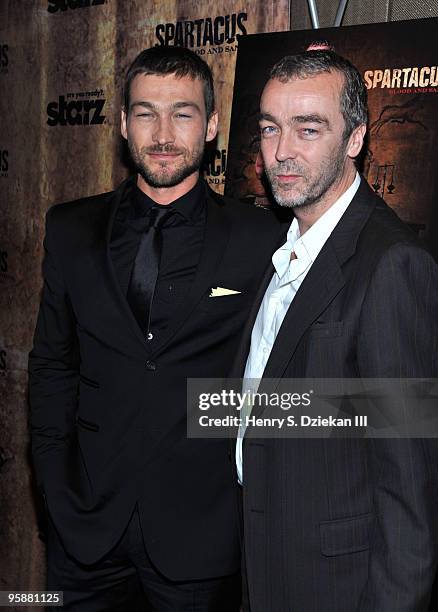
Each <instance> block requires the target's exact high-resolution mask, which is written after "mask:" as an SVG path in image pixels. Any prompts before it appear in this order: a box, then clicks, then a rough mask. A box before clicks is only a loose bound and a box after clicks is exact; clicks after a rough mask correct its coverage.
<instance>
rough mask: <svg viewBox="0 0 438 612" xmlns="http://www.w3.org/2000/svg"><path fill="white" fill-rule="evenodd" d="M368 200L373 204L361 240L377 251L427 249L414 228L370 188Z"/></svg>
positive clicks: (367, 195) (367, 246)
mask: <svg viewBox="0 0 438 612" xmlns="http://www.w3.org/2000/svg"><path fill="white" fill-rule="evenodd" d="M366 201H367V203H368V204H371V205H372V206H373V209H372V212H371V214H370V215H369V217H368V221H367V223H366V224H365V226H364V228H363V231H362V234H361V242H362V244H364V245H365V246H366V248H370V247H371V246H372V249H373V251H374V252H375V253H376V254H377V253H383V252H386V251H387V250H388V249H391V250H393V249H394V248H396V247H397V246H398V247H408V248H409V247H410V248H415V249H420V250H424V251H427V247H426V245H425V244H424V243H423V242H422V241H421V239H420V238H419V237H418V236H417V234H416V233H415V232H414V231H413V229H412V228H411V227H410V226H409V225H408V224H407V223H406V222H405V221H403V220H402V219H401V218H400V217H399V216H398V214H397V213H396V212H395V210H394V209H393V208H392V207H391V206H389V205H388V204H387V203H386V202H385V201H384V200H383V199H382V198H380V197H379V196H377V195H376V194H374V193H372V192H371V189H369V190H368V193H367V194H366Z"/></svg>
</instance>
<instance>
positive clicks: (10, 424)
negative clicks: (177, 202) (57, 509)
mask: <svg viewBox="0 0 438 612" xmlns="http://www.w3.org/2000/svg"><path fill="white" fill-rule="evenodd" d="M337 4H338V3H337V0H319V3H318V6H319V10H320V16H321V25H322V26H330V25H331V24H332V22H333V18H334V15H335V13H336V8H337ZM433 15H438V7H437V4H436V0H426V1H421V2H420V1H414V2H403V1H402V0H370V1H369V2H366V3H363V2H360V0H350V3H349V6H348V8H347V12H346V17H345V23H348V24H360V23H369V22H377V21H389V20H394V19H402V18H405V19H406V18H412V17H427V16H433ZM290 27H292V28H293V29H302V28H305V27H310V21H309V17H308V11H307V2H305V0H291V1H290V0H263V1H262V0H237V1H231V0H217V1H215V2H214V1H213V0H208V1H204V2H202V3H200V2H195V1H194V0H0V91H1V95H0V543H1V544H0V553H1V554H0V590H7V589H21V590H26V589H42V588H44V579H45V577H44V573H45V572H44V553H45V550H44V544H43V542H42V541H41V540H40V539H39V535H38V526H37V520H36V514H37V512H36V511H37V509H36V508H35V501H34V496H33V493H32V479H31V471H30V468H29V457H28V454H29V448H28V431H27V410H28V409H27V400H26V394H27V392H26V386H27V375H26V367H27V354H28V352H29V350H30V347H31V339H32V333H33V329H34V325H35V318H36V311H37V306H38V301H39V292H40V288H41V276H40V267H41V258H42V239H43V234H44V215H45V212H46V210H47V209H48V207H49V206H50V205H51V204H53V203H55V202H60V201H65V200H70V199H73V198H77V197H81V196H86V195H89V194H93V193H98V192H102V191H107V190H110V189H112V188H113V187H115V186H116V185H117V184H118V183H119V182H120V180H121V179H122V178H124V177H125V176H126V173H127V169H126V166H125V165H124V164H123V162H122V157H123V150H122V149H121V146H120V137H119V127H118V126H119V113H120V101H121V84H122V78H123V74H124V72H125V70H126V68H127V66H128V65H129V63H130V62H131V61H132V59H133V58H134V57H135V56H136V55H137V53H138V52H139V51H140V50H142V49H143V48H145V47H148V46H151V45H155V44H180V45H185V46H189V47H191V48H193V49H194V50H195V51H196V52H198V53H200V54H201V55H202V57H204V58H205V59H206V60H207V62H208V63H209V64H210V65H211V67H212V69H213V72H214V76H215V80H216V90H217V99H218V109H219V112H220V115H221V121H220V134H219V137H218V140H217V144H216V149H215V150H213V151H212V157H211V160H210V163H209V164H208V165H207V168H206V178H207V180H208V182H209V183H210V184H211V185H212V186H213V187H214V188H215V189H217V190H218V191H222V190H223V183H224V171H225V167H226V163H227V152H228V124H229V116H230V111H231V100H232V89H233V82H234V67H235V58H236V52H237V45H238V41H237V35H238V34H240V35H242V36H245V35H246V34H252V33H256V32H274V31H282V30H287V29H289V28H290ZM29 609H30V608H29Z"/></svg>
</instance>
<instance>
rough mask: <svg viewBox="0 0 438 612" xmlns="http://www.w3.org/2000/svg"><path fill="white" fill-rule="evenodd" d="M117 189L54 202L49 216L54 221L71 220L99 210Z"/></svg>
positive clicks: (48, 213) (48, 212)
mask: <svg viewBox="0 0 438 612" xmlns="http://www.w3.org/2000/svg"><path fill="white" fill-rule="evenodd" d="M115 193H116V192H115V191H107V192H105V193H99V194H96V195H91V196H86V197H83V198H78V199H76V200H69V201H66V202H60V203H57V204H53V205H52V206H51V207H50V208H49V210H48V211H47V217H48V219H50V220H51V221H53V222H62V221H65V220H67V221H70V220H72V219H74V218H78V219H79V218H80V217H81V216H82V215H84V214H87V215H88V214H90V213H92V212H98V211H99V210H100V209H102V208H103V207H105V206H106V205H107V204H108V202H109V201H110V200H111V199H112V198H113V197H114V194H115Z"/></svg>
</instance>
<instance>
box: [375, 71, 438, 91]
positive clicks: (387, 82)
mask: <svg viewBox="0 0 438 612" xmlns="http://www.w3.org/2000/svg"><path fill="white" fill-rule="evenodd" d="M363 78H364V81H365V85H366V87H367V89H376V88H379V89H384V88H387V89H403V88H406V87H416V88H418V87H419V88H428V87H438V66H421V67H418V66H414V67H410V68H383V69H382V70H366V71H365V72H364V75H363Z"/></svg>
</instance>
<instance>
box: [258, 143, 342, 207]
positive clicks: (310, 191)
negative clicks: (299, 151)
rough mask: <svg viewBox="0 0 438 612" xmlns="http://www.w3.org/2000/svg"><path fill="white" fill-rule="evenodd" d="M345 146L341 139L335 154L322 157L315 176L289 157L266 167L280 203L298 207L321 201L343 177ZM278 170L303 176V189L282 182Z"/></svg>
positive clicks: (272, 187) (280, 172) (273, 190)
mask: <svg viewBox="0 0 438 612" xmlns="http://www.w3.org/2000/svg"><path fill="white" fill-rule="evenodd" d="M345 150H346V146H345V143H344V142H342V143H341V145H340V146H339V147H338V149H337V150H336V151H335V153H334V154H333V155H331V156H329V157H326V158H325V159H323V160H322V161H321V163H320V164H319V168H318V172H317V173H316V174H313V176H312V174H311V173H310V172H309V169H308V168H307V167H305V166H303V165H302V164H300V163H298V162H295V161H293V160H290V159H288V160H286V161H285V162H279V163H276V164H273V165H272V166H270V167H269V168H266V169H265V170H266V174H267V176H268V179H269V183H270V185H271V190H272V193H273V195H274V198H275V201H276V202H277V204H279V206H284V207H285V208H298V207H305V206H311V205H312V204H316V203H317V202H319V201H320V200H321V199H322V198H323V197H324V195H325V194H326V193H327V191H328V190H329V189H330V188H331V187H332V186H333V185H334V184H335V183H336V182H337V181H339V180H340V179H341V177H342V174H343V169H344V163H345ZM278 174H296V175H299V176H300V177H301V178H300V179H299V180H300V182H302V183H303V184H302V185H301V186H300V187H299V190H300V191H299V192H297V191H295V190H296V186H295V185H294V184H293V183H291V185H290V186H288V185H287V184H286V185H285V184H283V183H280V181H279V180H278V178H277V175H278ZM294 191H295V192H294ZM289 192H292V193H289Z"/></svg>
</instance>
